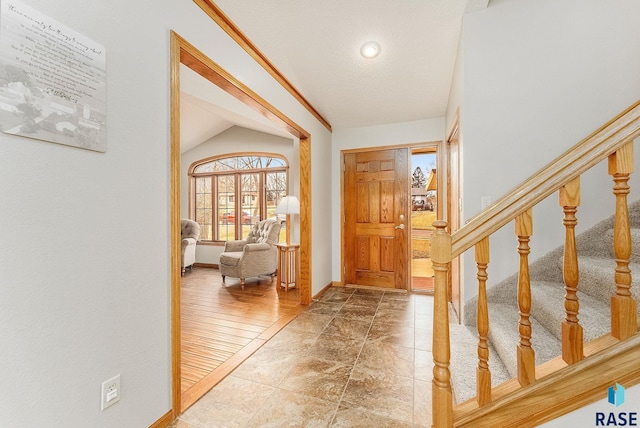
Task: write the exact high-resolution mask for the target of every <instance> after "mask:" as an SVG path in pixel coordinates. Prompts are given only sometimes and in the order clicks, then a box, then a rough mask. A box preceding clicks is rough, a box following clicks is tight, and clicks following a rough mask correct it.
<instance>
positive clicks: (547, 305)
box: [531, 281, 611, 341]
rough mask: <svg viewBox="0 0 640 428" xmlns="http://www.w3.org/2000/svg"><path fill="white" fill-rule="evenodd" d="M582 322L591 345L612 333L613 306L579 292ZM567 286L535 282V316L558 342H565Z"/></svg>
mask: <svg viewBox="0 0 640 428" xmlns="http://www.w3.org/2000/svg"><path fill="white" fill-rule="evenodd" d="M579 288H580V286H579V285H578V293H577V295H578V303H579V305H580V309H579V311H578V320H579V322H580V325H582V328H583V334H584V340H585V341H590V340H592V339H595V338H597V337H600V336H602V335H604V334H606V333H608V332H609V331H610V330H611V328H610V327H611V312H610V308H609V305H608V304H606V303H604V302H602V301H601V300H599V299H596V298H595V297H592V296H590V295H588V294H585V293H583V292H581V291H580V290H579ZM564 295H565V289H564V284H562V283H557V282H544V281H532V282H531V299H532V303H531V313H532V315H533V316H534V317H535V319H536V320H537V321H538V322H540V323H541V324H542V325H543V326H544V327H545V328H546V329H547V330H549V331H550V332H552V333H553V334H554V335H555V336H556V338H558V339H561V338H562V321H563V320H564V318H565V309H564Z"/></svg>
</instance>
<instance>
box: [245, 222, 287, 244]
mask: <svg viewBox="0 0 640 428" xmlns="http://www.w3.org/2000/svg"><path fill="white" fill-rule="evenodd" d="M274 223H277V221H276V220H263V221H261V222H259V223H258V224H255V225H254V226H253V227H252V228H251V231H250V232H249V235H248V236H247V241H248V242H255V243H267V244H271V245H273V244H275V243H276V242H278V239H279V237H280V228H279V227H272V226H273V224H274Z"/></svg>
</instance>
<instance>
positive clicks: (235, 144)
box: [180, 126, 300, 264]
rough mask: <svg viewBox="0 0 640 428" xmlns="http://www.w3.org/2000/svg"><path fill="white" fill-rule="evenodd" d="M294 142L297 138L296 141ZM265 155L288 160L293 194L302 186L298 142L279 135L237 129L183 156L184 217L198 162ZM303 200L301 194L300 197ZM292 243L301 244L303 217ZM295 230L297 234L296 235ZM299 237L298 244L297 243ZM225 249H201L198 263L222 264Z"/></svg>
mask: <svg viewBox="0 0 640 428" xmlns="http://www.w3.org/2000/svg"><path fill="white" fill-rule="evenodd" d="M292 138H293V137H292ZM238 152H265V153H275V154H279V155H282V156H284V157H285V159H287V163H288V164H289V187H290V190H289V192H288V193H289V194H292V195H293V194H294V192H293V189H294V188H299V187H300V185H299V183H300V159H299V156H300V155H299V150H298V142H297V141H296V142H295V145H294V141H293V139H286V138H282V137H278V136H275V135H270V134H265V133H263V132H259V131H254V130H251V129H247V128H241V127H238V126H234V127H231V128H229V129H228V130H226V131H224V132H222V133H220V134H218V135H216V136H215V137H213V138H210V139H209V140H207V141H205V142H203V143H201V144H199V145H197V146H196V147H194V148H192V149H191V150H188V151H186V152H184V153H182V157H181V160H180V164H181V172H180V216H181V218H189V176H188V173H189V167H190V166H191V165H192V164H193V163H194V162H196V161H199V160H201V159H205V158H208V157H211V156H216V155H220V154H225V153H238ZM297 195H298V196H299V194H297ZM292 222H293V223H295V225H294V227H292V232H295V233H294V236H292V242H299V239H300V238H299V236H300V233H299V227H298V225H297V223H299V216H293V219H292ZM294 229H295V231H294ZM296 237H297V240H296ZM223 250H224V246H223V245H201V244H198V246H197V250H196V262H197V263H207V264H218V262H219V258H220V254H222V251H223Z"/></svg>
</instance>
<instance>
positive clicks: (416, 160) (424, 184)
mask: <svg viewBox="0 0 640 428" xmlns="http://www.w3.org/2000/svg"><path fill="white" fill-rule="evenodd" d="M437 165H438V157H437V148H436V147H428V148H419V149H412V150H411V240H410V254H411V290H412V291H418V292H425V293H433V291H434V288H433V266H432V264H431V236H432V235H433V232H434V230H435V228H434V227H433V222H434V221H435V220H436V219H437V218H438V179H437V177H438V174H437V173H438V170H437Z"/></svg>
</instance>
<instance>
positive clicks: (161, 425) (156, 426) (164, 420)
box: [149, 410, 174, 428]
mask: <svg viewBox="0 0 640 428" xmlns="http://www.w3.org/2000/svg"><path fill="white" fill-rule="evenodd" d="M173 420H174V417H173V410H169V411H168V412H167V413H165V414H164V415H162V416H161V417H160V419H158V420H157V421H155V422H154V423H152V424H151V425H149V428H167V427H168V426H169V425H171V423H172V422H173Z"/></svg>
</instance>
